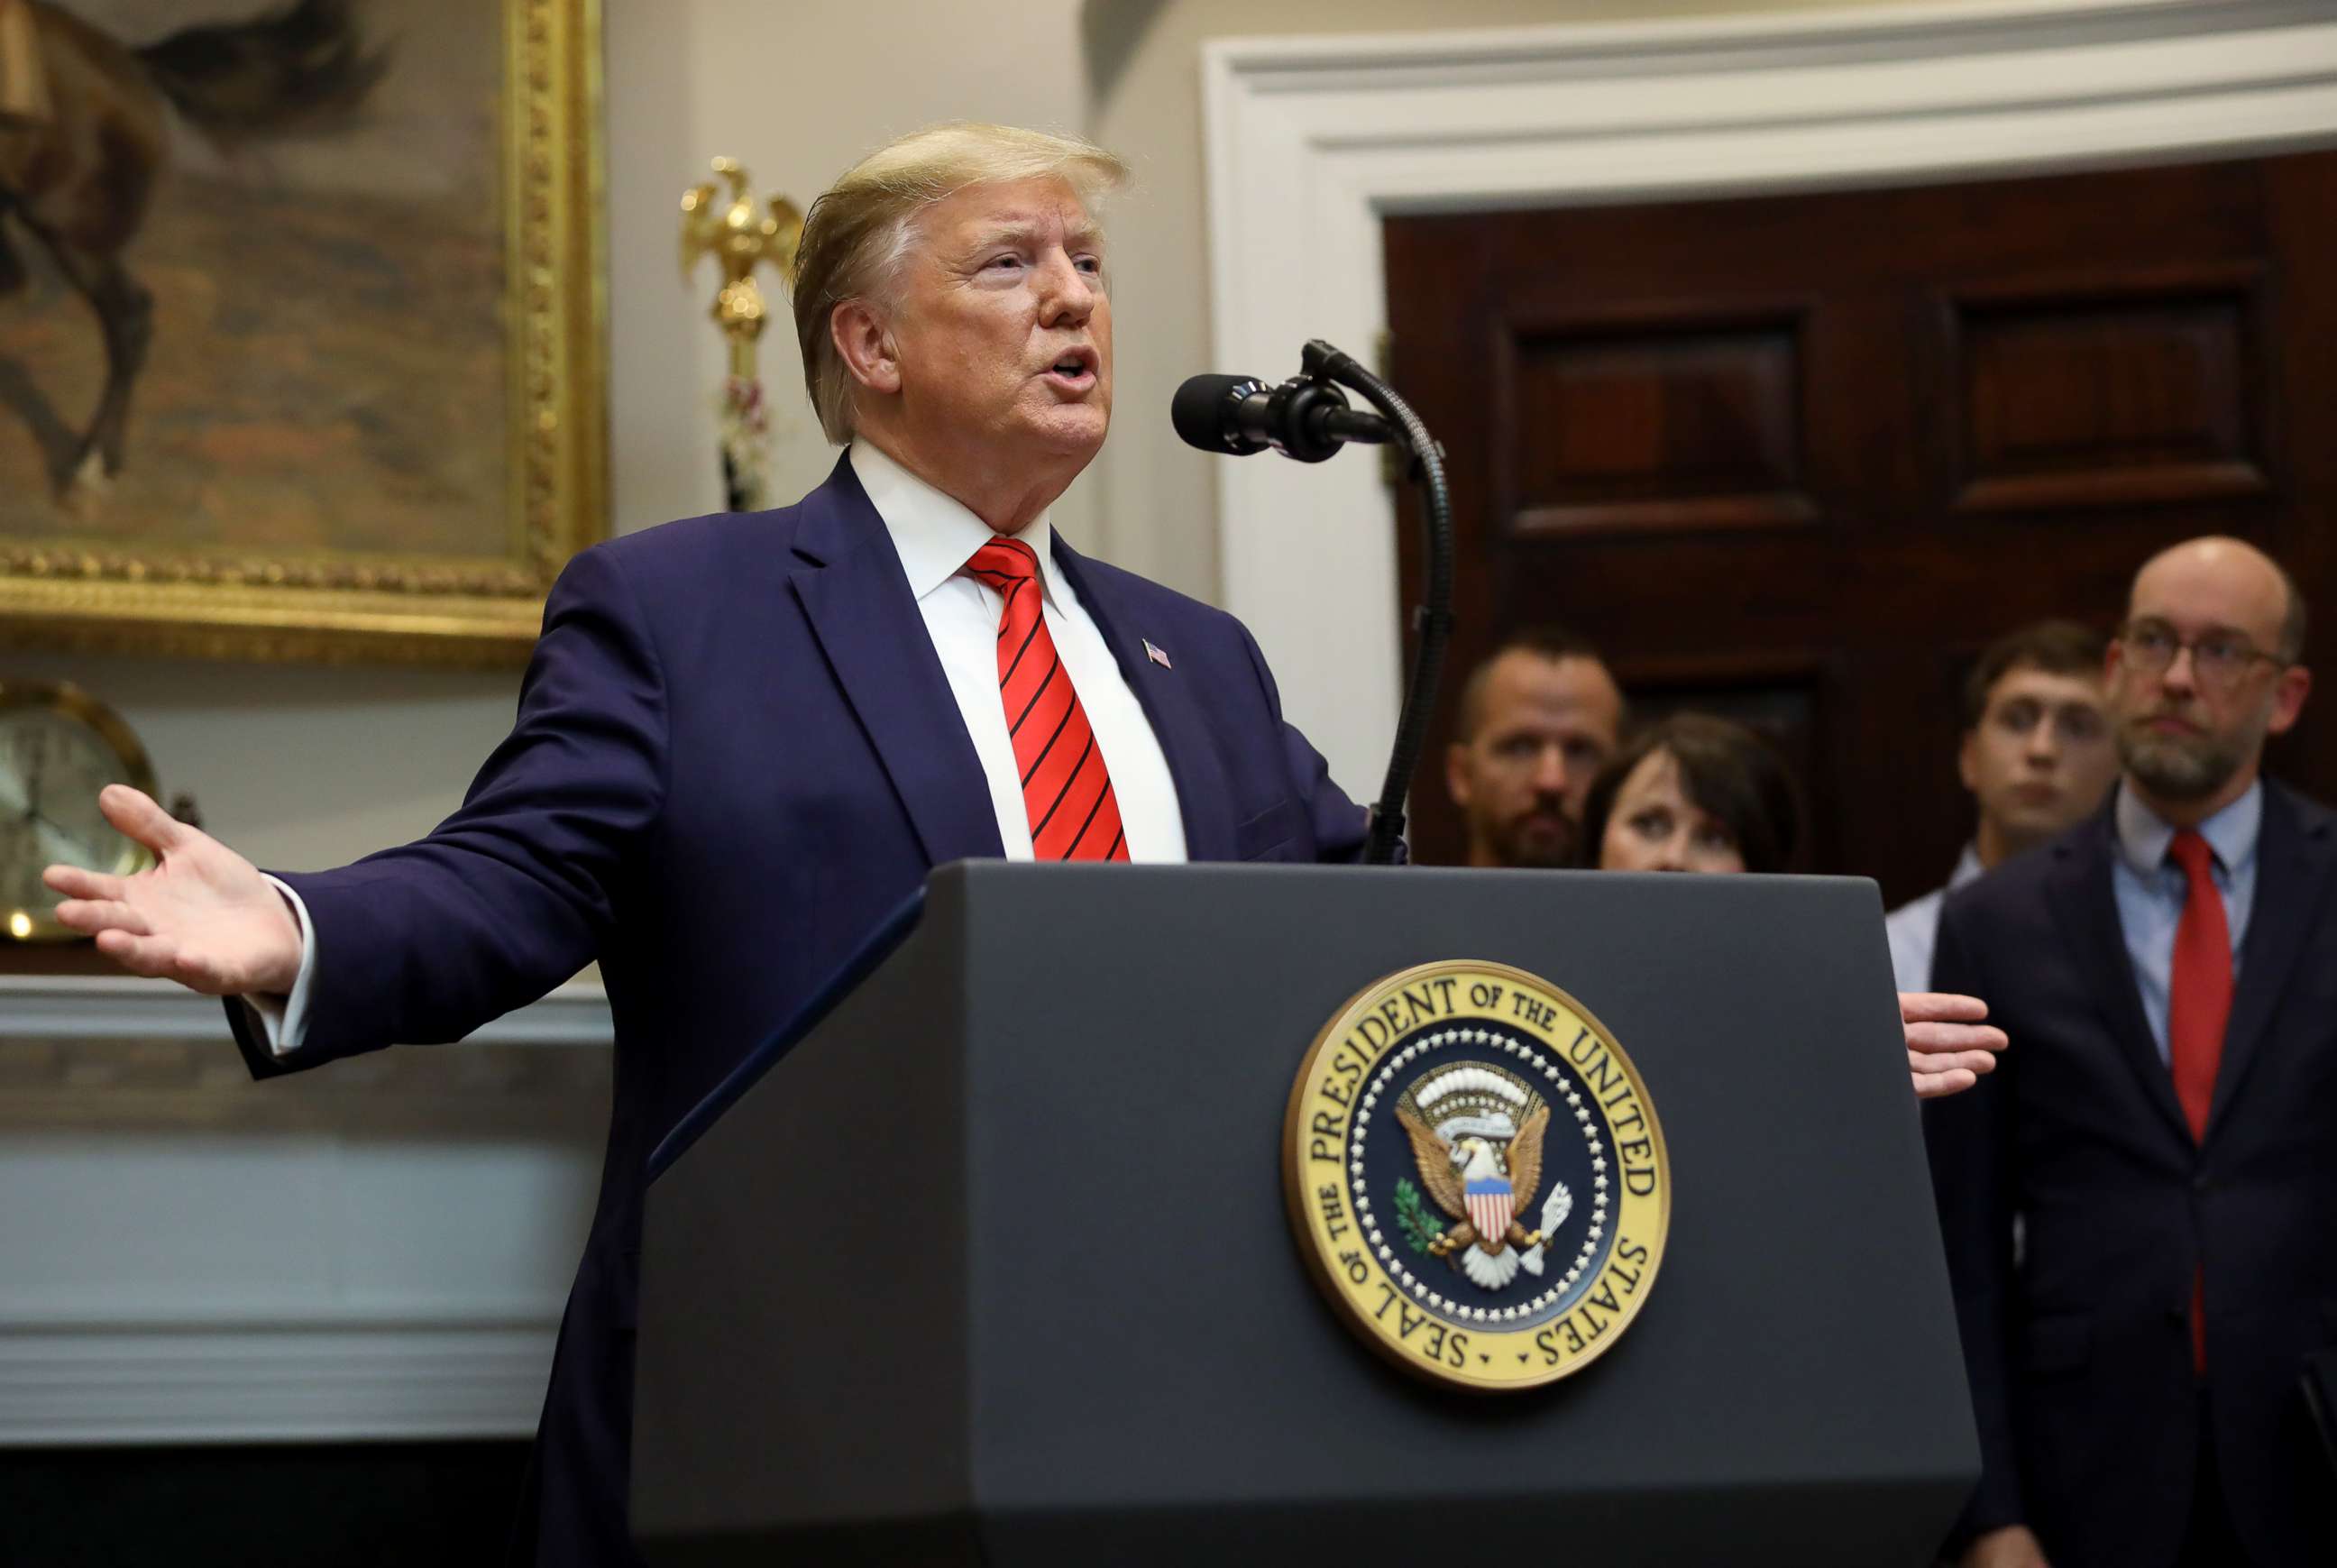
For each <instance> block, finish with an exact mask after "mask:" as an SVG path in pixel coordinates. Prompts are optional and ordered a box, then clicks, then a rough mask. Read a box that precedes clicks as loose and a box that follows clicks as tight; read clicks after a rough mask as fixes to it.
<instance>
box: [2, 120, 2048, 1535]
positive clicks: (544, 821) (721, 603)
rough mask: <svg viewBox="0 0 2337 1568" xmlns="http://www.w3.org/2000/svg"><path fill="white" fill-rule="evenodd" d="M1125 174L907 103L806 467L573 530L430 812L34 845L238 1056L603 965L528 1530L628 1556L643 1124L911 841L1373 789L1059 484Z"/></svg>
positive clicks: (1106, 418) (1098, 437)
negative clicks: (600, 1086) (487, 735)
mask: <svg viewBox="0 0 2337 1568" xmlns="http://www.w3.org/2000/svg"><path fill="white" fill-rule="evenodd" d="M1126 172H1127V171H1126V169H1125V167H1124V166H1123V165H1122V164H1121V163H1120V160H1118V159H1117V158H1114V157H1113V156H1111V155H1110V153H1107V152H1101V151H1100V150H1098V149H1097V148H1094V147H1091V146H1090V145H1088V144H1087V143H1085V142H1077V141H1071V140H1068V139H1065V138H1061V137H1056V136H1050V135H1045V134H1041V133H1040V132H1032V131H1022V130H1015V129H1012V128H1010V127H1006V126H997V125H947V126H941V127H937V128H935V129H933V130H930V131H925V132H917V133H915V134H914V135H910V136H907V137H904V138H903V139H901V140H900V141H897V142H893V143H892V144H890V145H888V146H885V147H883V148H880V149H878V150H877V151H876V152H873V153H871V154H870V155H869V156H868V157H867V158H865V159H864V160H863V161H862V162H860V163H858V164H857V165H856V166H855V167H854V168H852V169H851V170H850V171H846V174H845V175H844V177H843V178H842V179H841V180H839V181H837V182H836V186H835V187H834V188H833V189H832V190H830V191H828V192H827V193H826V195H824V196H822V197H821V198H820V199H819V201H817V202H816V203H814V205H813V207H812V210H811V211H810V213H809V214H808V215H807V219H806V221H805V225H804V233H803V241H802V245H801V248H800V250H799V252H798V256H797V267H796V272H795V276H794V277H793V279H791V289H790V294H791V297H792V300H793V304H794V309H795V318H796V328H797V337H798V339H799V341H800V343H801V346H802V349H803V360H804V374H805V380H806V384H807V390H808V391H809V393H810V396H811V400H812V404H813V406H814V407H816V409H817V411H818V414H819V418H820V424H821V426H822V428H823V429H824V430H825V431H826V435H827V436H828V438H829V439H830V440H831V441H833V442H834V443H836V445H837V446H842V447H844V448H845V451H844V454H843V456H841V458H840V459H839V460H838V461H837V463H836V467H835V470H834V471H833V472H832V473H831V474H830V475H829V476H828V479H827V481H826V483H825V484H823V485H820V486H819V487H818V488H817V489H816V490H814V491H813V492H812V493H811V494H810V495H807V496H806V497H804V499H803V500H802V501H800V502H798V503H797V504H796V505H792V506H786V507H781V508H778V509H777V510H776V511H771V512H764V513H755V514H748V515H721V516H713V517H699V518H693V519H690V520H688V521H685V522H680V523H673V524H667V525H665V526H663V527H659V528H651V529H648V530H646V531H644V532H641V533H638V534H629V535H627V536H625V537H623V538H620V539H614V540H611V541H610V542H608V543H607V544H600V545H597V546H595V547H593V548H592V549H590V550H587V551H585V552H583V553H582V554H580V555H578V556H577V557H576V558H575V559H574V560H573V561H572V562H571V563H569V565H568V567H567V569H566V570H565V571H564V572H563V573H562V574H561V578H560V581H559V582H558V583H557V584H555V585H554V586H553V588H552V594H551V597H550V600H549V602H548V603H546V604H545V606H544V621H543V637H542V639H541V640H540V641H539V642H538V643H537V645H536V651H535V655H534V658H533V662H531V664H530V666H529V669H528V672H527V676H526V679H525V682H524V684H523V688H522V690H521V693H520V700H519V716H518V721H517V723H516V725H515V726H514V728H513V730H512V733H511V736H510V737H509V739H507V740H505V741H504V743H503V745H502V746H501V747H499V748H498V749H497V750H496V751H495V753H494V756H492V757H490V758H489V759H488V760H487V761H486V764H485V766H484V768H483V769H481V771H480V773H479V776H478V778H477V779H476V780H475V781H474V783H473V785H472V787H471V790H470V794H469V795H468V797H467V798H466V799H465V800H464V804H463V807H462V809H460V810H459V811H457V812H456V813H455V815H454V816H453V817H451V818H447V820H446V821H445V822H444V823H442V824H440V825H439V827H438V828H436V829H435V830H434V831H433V832H432V833H431V834H430V836H429V837H428V838H425V839H423V840H421V841H419V842H417V843H414V844H409V845H406V846H404V847H402V848H395V849H389V850H386V851H384V852H382V853H381V854H378V855H375V856H372V857H369V858H367V859H365V860H361V861H359V862H357V864H356V865H354V866H348V867H341V868H340V869H337V870H333V871H325V872H318V873H314V874H304V875H298V876H292V875H288V876H285V877H280V878H271V877H263V876H262V875H261V874H260V873H259V871H257V870H256V869H255V868H254V867H252V866H251V865H250V863H249V861H247V860H245V859H244V858H242V857H241V856H240V855H237V854H236V853H235V852H234V851H232V850H230V849H229V848H226V847H225V846H224V845H221V844H219V843H218V842H216V841H215V840H213V839H210V838H207V837H205V836H204V835H203V834H201V833H200V832H198V831H196V830H195V829H194V828H190V827H187V826H186V825H184V824H182V823H178V822H174V821H172V820H171V818H169V817H168V816H167V815H165V814H164V813H163V812H162V811H161V809H160V808H159V807H157V806H155V805H154V803H153V802H152V800H149V799H146V798H145V797H144V796H142V795H140V794H139V793H137V792H136V791H134V790H130V789H119V788H116V789H109V790H108V791H106V793H105V794H104V796H103V798H102V800H101V804H102V806H103V809H104V810H105V812H106V814H107V816H108V818H109V819H110V820H112V822H113V824H114V825H115V826H116V827H117V828H120V829H121V830H122V831H123V832H124V833H126V834H129V835H130V836H131V837H132V838H136V839H138V840H139V841H140V842H142V843H143V844H145V845H147V846H148V847H149V848H152V849H153V850H154V851H155V852H156V854H157V856H158V857H159V858H160V864H159V865H158V866H157V867H155V869H153V870H152V871H150V872H147V873H143V874H142V875H141V876H139V877H132V878H126V879H125V878H121V877H99V876H93V875H92V874H90V873H87V872H82V871H77V870H74V869H73V868H70V867H50V868H49V871H48V873H47V881H48V885H49V886H50V887H53V888H54V889H55V890H57V891H58V892H60V893H63V894H65V895H66V896H67V900H68V901H67V902H66V903H64V904H63V905H61V906H60V907H59V908H58V912H57V913H58V917H59V918H60V919H61V920H63V921H64V922H65V923H66V924H67V925H70V926H73V927H74V928H76V929H78V930H82V931H85V932H89V933H92V934H93V935H94V936H95V937H96V941H97V946H98V947H99V949H100V950H101V951H103V952H104V953H106V954H109V955H111V956H113V957H114V958H116V959H118V960H119V961H120V962H122V964H123V965H125V966H127V967H129V968H131V969H132V970H134V971H135V972H137V973H139V974H142V975H164V976H168V977H169V978H171V979H173V980H177V981H179V982H181V984H184V985H190V986H191V987H193V988H195V989H196V990H199V991H203V992H207V993H210V994H213V995H223V996H226V997H229V998H230V1002H229V1007H228V1011H229V1018H230V1024H231V1026H232V1027H233V1028H234V1030H235V1033H236V1036H237V1039H238V1042H239V1043H240V1044H241V1046H242V1048H243V1051H244V1054H245V1057H246V1060H247V1061H248V1063H249V1065H250V1067H251V1070H252V1072H253V1073H256V1074H259V1075H261V1076H267V1075H270V1074H274V1073H287V1072H293V1071H298V1070H300V1069H303V1068H308V1067H312V1066H316V1065H318V1064H320V1063H325V1062H328V1061H331V1060H334V1059H336V1058H338V1057H342V1056H348V1055H352V1054H357V1053H358V1052H363V1051H370V1050H377V1049H379V1048H381V1047H383V1046H386V1045H389V1044H393V1043H397V1042H427V1041H443V1040H455V1039H459V1038H461V1037H462V1036H463V1035H464V1034H468V1033H469V1032H470V1031H472V1030H473V1029H475V1028H476V1027H477V1026H478V1025H479V1024H482V1023H484V1022H485V1021H487V1020H488V1019H491V1018H493V1017H494V1016H496V1015H497V1014H501V1013H504V1012H506V1011H508V1010H510V1009H511V1008H513V1007H517V1006H520V1005H523V1004H525V1003H527V1002H528V1001H531V1000H532V999H533V998H534V997H536V996H538V995H542V994H543V992H544V991H546V990H548V989H550V988H551V987H552V986H553V985H557V984H559V983H560V982H561V981H562V980H565V979H567V978H568V977H569V976H570V975H573V974H575V973H576V971H577V970H578V969H580V968H582V966H583V965H585V964H586V963H587V962H588V961H592V960H595V959H597V960H598V961H599V963H600V965H601V974H602V975H603V976H604V978H605V979H606V981H607V984H608V989H609V1002H610V1006H611V1011H612V1012H613V1014H615V1024H616V1053H617V1056H616V1093H615V1102H614V1105H613V1108H612V1112H611V1124H610V1131H609V1142H608V1152H607V1157H606V1162H605V1164H604V1167H603V1173H602V1177H601V1198H600V1202H599V1204H598V1207H597V1209H596V1211H595V1213H594V1215H593V1221H592V1236H591V1239H590V1240H589V1241H588V1243H587V1245H586V1250H585V1255H584V1259H583V1263H582V1268H581V1269H579V1271H578V1274H577V1277H576V1283H575V1287H574V1289H573V1291H572V1293H571V1295H570V1297H569V1303H568V1312H567V1315H566V1318H564V1320H563V1322H562V1328H561V1335H560V1344H559V1349H558V1352H557V1354H556V1357H555V1359H554V1363H553V1367H552V1387H551V1389H550V1391H549V1393H548V1395H547V1396H546V1399H545V1404H544V1413H543V1426H542V1428H541V1431H540V1433H539V1436H538V1440H537V1444H536V1449H535V1465H534V1469H533V1475H532V1480H531V1490H530V1495H529V1498H528V1499H527V1502H526V1504H525V1507H524V1513H523V1522H522V1534H521V1542H522V1551H521V1556H522V1557H523V1560H526V1561H534V1562H542V1563H547V1564H559V1565H561V1568H573V1565H578V1564H611V1563H619V1564H621V1563H633V1562H636V1561H637V1560H638V1559H637V1557H636V1554H635V1553H634V1550H633V1547H632V1544H631V1536H630V1534H629V1531H628V1528H627V1522H626V1486H627V1476H628V1465H629V1458H630V1452H631V1430H632V1422H631V1411H632V1377H633V1332H634V1324H635V1311H636V1302H637V1298H638V1288H639V1273H640V1245H641V1210H642V1192H643V1188H644V1186H645V1184H646V1180H647V1177H646V1171H645V1167H646V1163H647V1161H648V1159H649V1156H650V1152H651V1151H652V1150H653V1149H654V1148H655V1147H656V1146H657V1144H658V1142H659V1141H660V1139H662V1138H663V1137H664V1136H665V1134H666V1132H668V1131H669V1130H670V1129H671V1128H672V1127H673V1126H674V1124H675V1123H676V1122H678V1121H679V1120H680V1118H681V1116H682V1115H683V1114H684V1113H685V1112H688V1111H689V1110H690V1108H691V1107H693V1106H695V1105H696V1104H697V1103H699V1101H700V1100H701V1099H703V1098H704V1097H705V1096H706V1094H707V1093H709V1091H711V1090H712V1089H713V1088H714V1087H715V1085H717V1084H718V1083H720V1082H721V1081H722V1080H723V1079H724V1078H725V1077H726V1076H727V1075H728V1073H729V1072H730V1070H731V1068H732V1067H733V1066H735V1065H736V1064H737V1063H738V1062H739V1061H740V1060H741V1059H742V1058H744V1057H745V1056H746V1055H747V1054H748V1052H750V1051H751V1050H752V1049H753V1048H754V1046H755V1045H756V1044H758V1042H759V1041H760V1040H761V1039H762V1038H763V1037H764V1036H765V1035H766V1034H768V1033H769V1032H770V1031H771V1030H772V1029H774V1028H776V1027H777V1026H778V1025H779V1024H781V1023H783V1022H784V1021H786V1020H787V1018H789V1017H790V1016H792V1015H794V1014H796V1013H797V1012H798V1011H799V1010H800V1009H801V1008H802V1007H803V1005H805V1004H806V1003H807V1001H808V1000H809V999H810V998H811V997H812V996H813V995H815V994H816V992H817V991H818V989H819V988H820V987H821V986H822V985H823V984H824V983H826V980H827V979H828V978H829V977H830V976H831V975H834V974H835V973H836V970H837V969H838V968H839V967H840V966H841V965H843V964H844V962H845V960H846V958H847V957H849V956H851V955H852V954H853V953H854V951H855V950H856V948H857V947H858V946H860V944H861V942H862V940H863V938H864V937H865V936H866V934H867V933H868V932H869V931H871V930H872V929H874V928H875V926H877V925H878V924H879V923H880V922H882V921H883V919H884V918H885V916H887V915H888V914H890V913H891V912H893V911H894V910H895V909H896V908H897V907H899V906H900V905H901V903H902V902H903V901H904V899H906V898H907V897H910V896H911V895H912V894H914V892H915V891H916V890H917V888H918V887H920V886H922V884H923V883H924V878H925V876H926V874H927V873H928V872H929V871H930V870H931V869H932V868H933V867H936V866H940V865H944V864H945V863H947V862H949V861H952V860H958V859H964V858H972V857H991V858H999V857H1003V858H1008V859H1017V860H1022V859H1047V860H1065V859H1072V860H1105V861H1113V860H1149V861H1182V860H1243V861H1253V862H1266V861H1286V862H1287V861H1296V862H1322V861H1348V860H1354V859H1355V858H1357V857H1358V856H1359V854H1360V853H1361V851H1362V848H1363V845H1364V828H1365V818H1364V810H1363V809H1362V808H1361V807H1359V806H1357V805H1356V804H1355V803H1354V801H1352V800H1350V799H1347V797H1346V796H1345V795H1344V794H1343V793H1341V792H1340V790H1339V789H1338V788H1337V787H1336V786H1335V785H1334V784H1333V783H1332V782H1331V780H1330V779H1329V777H1328V775H1327V773H1326V771H1325V767H1324V763H1323V760H1322V758H1321V757H1320V756H1318V755H1317V754H1316V753H1315V749H1314V748H1313V747H1312V746H1309V745H1308V744H1307V743H1306V741H1305V738H1304V737H1302V736H1301V735H1300V734H1299V733H1298V732H1297V730H1295V729H1293V728H1292V727H1291V726H1290V725H1288V724H1287V723H1286V722H1284V720H1283V718H1282V709H1281V703H1280V701H1279V699H1278V698H1277V697H1276V691H1275V686H1274V681H1273V678H1272V677H1271V676H1270V675H1268V673H1267V672H1266V662H1265V660H1264V658H1263V657H1261V656H1260V654H1259V652H1258V650H1257V643H1256V642H1252V641H1251V639H1250V636H1249V633H1248V632H1247V631H1245V630H1244V629H1243V628H1242V626H1241V625H1240V623H1239V622H1236V621H1235V620H1234V619H1233V618H1232V617H1231V616H1229V615H1227V614H1225V613H1222V612H1220V611H1217V610H1214V609H1211V608H1210V607H1209V606H1208V605H1206V604H1202V603H1197V602H1195V601H1193V600H1190V599H1187V598H1185V597H1183V596H1182V595H1180V594H1177V593H1171V592H1169V591H1168V589H1166V588H1162V587H1160V586H1159V585H1158V584H1155V583H1149V582H1146V581H1144V580H1143V579H1141V578H1139V577H1135V576H1132V575H1130V574H1129V573H1125V572H1121V571H1119V570H1117V569H1115V568H1113V567H1110V566H1107V565H1105V564H1102V563H1100V562H1097V561H1091V560H1090V559H1089V558H1087V557H1086V556H1085V555H1082V554H1080V553H1079V552H1077V551H1075V550H1074V549H1072V547H1071V544H1069V543H1067V542H1066V541H1065V540H1064V539H1063V538H1062V537H1061V535H1060V534H1056V533H1055V532H1054V530H1053V528H1052V526H1051V524H1050V522H1049V508H1050V507H1051V505H1052V504H1053V503H1054V501H1055V499H1056V497H1057V496H1059V495H1061V494H1062V493H1063V491H1064V489H1065V488H1066V487H1067V486H1068V485H1070V484H1071V481H1072V479H1073V478H1074V477H1076V476H1077V475H1078V474H1079V473H1080V470H1081V469H1083V468H1085V467H1086V466H1087V465H1088V463H1089V461H1090V459H1091V458H1093V457H1094V456H1095V454H1096V451H1097V449H1098V448H1099V447H1100V446H1101V445H1102V444H1103V438H1104V432H1105V429H1106V426H1108V425H1109V424H1110V417H1111V395H1112V356H1111V350H1112V331H1111V328H1112V308H1111V299H1110V290H1109V288H1108V286H1107V279H1108V277H1109V270H1108V269H1107V267H1106V265H1105V247H1104V237H1103V232H1102V230H1101V228H1100V223H1099V221H1098V219H1097V216H1096V213H1097V208H1098V206H1099V204H1100V201H1102V199H1103V198H1104V197H1105V196H1107V195H1108V194H1110V192H1111V191H1113V190H1114V189H1115V188H1117V187H1118V186H1119V185H1120V183H1121V182H1122V181H1124V179H1125V178H1126ZM1025 935H1026V936H1027V937H1028V939H1029V940H1031V941H1032V942H1041V943H1043V942H1045V941H1046V940H1047V935H1048V934H1047V933H1045V932H1038V931H1034V932H1030V933H1027V934H1025ZM1981 1011H1982V1010H1981V1009H1980V1007H1979V1005H1978V1004H1976V1003H1971V1002H1970V1000H1969V999H1966V998H1917V999H1914V1001H1913V1002H1912V1003H1911V1004H1908V1005H1902V1013H1903V1014H1905V1015H1907V1016H1908V1017H1909V1018H1910V1019H1911V1022H1910V1023H1909V1024H1908V1050H1909V1058H1910V1069H1911V1072H1912V1073H1914V1074H1915V1081H1916V1083H1917V1086H1918V1088H1919V1090H1921V1091H1924V1092H1931V1093H1938V1092H1947V1091H1952V1090H1954V1089H1957V1088H1961V1087H1963V1086H1965V1085H1968V1084H1970V1083H1971V1082H1973V1080H1974V1077H1975V1075H1976V1074H1977V1073H1980V1072H1985V1071H1986V1070H1987V1069H1988V1068H1989V1066H1990V1063H1991V1062H1992V1060H1993V1058H1992V1057H1991V1056H1990V1052H1991V1051H1992V1050H1994V1049H1995V1048H1996V1047H1997V1046H1999V1045H2000V1044H2002V1043H2003V1036H2002V1034H2000V1032H1998V1031H1996V1030H1995V1029H1993V1028H1990V1027H1986V1026H1983V1025H1980V1024H1976V1023H1973V1022H1970V1020H1974V1019H1976V1018H1977V1017H1978V1016H1979V1015H1980V1012H1981Z"/></svg>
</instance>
